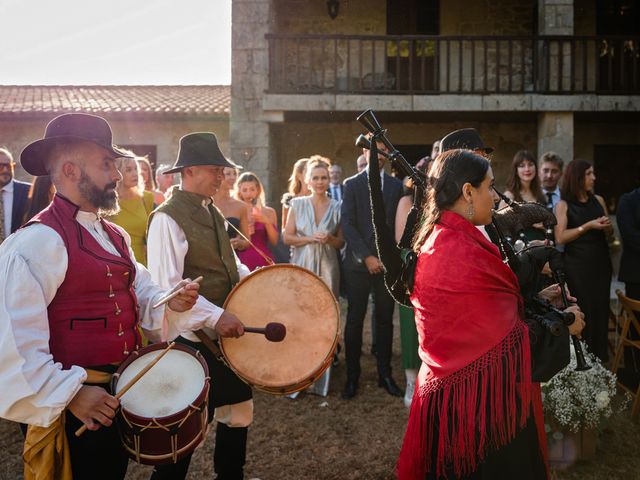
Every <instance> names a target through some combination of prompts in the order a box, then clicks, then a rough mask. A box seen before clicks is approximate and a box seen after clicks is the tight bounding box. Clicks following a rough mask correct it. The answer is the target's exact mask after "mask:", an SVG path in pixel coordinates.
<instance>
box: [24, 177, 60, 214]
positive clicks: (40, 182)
mask: <svg viewBox="0 0 640 480" xmlns="http://www.w3.org/2000/svg"><path fill="white" fill-rule="evenodd" d="M55 194H56V187H55V185H54V184H53V182H52V181H51V176H50V175H42V176H41V177H33V182H31V188H30V189H29V197H28V199H27V211H26V213H25V215H24V223H27V222H28V221H29V220H31V219H32V218H33V217H35V216H36V215H37V214H38V213H40V212H41V211H42V210H44V209H45V208H47V207H48V206H49V204H50V203H51V201H52V200H53V197H54V195H55Z"/></svg>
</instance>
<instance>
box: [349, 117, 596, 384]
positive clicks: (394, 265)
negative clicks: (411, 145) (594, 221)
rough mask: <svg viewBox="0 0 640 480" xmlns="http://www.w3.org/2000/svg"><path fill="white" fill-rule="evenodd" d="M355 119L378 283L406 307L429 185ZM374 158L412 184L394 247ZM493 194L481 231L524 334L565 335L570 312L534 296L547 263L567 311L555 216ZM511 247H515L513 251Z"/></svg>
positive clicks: (370, 123)
mask: <svg viewBox="0 0 640 480" xmlns="http://www.w3.org/2000/svg"><path fill="white" fill-rule="evenodd" d="M357 120H358V121H359V122H360V123H361V124H362V125H363V126H364V127H365V128H366V130H367V131H368V132H369V135H368V137H365V136H364V135H360V136H359V137H358V138H357V140H356V145H357V146H360V147H362V148H365V149H368V150H369V158H370V159H374V161H371V160H370V161H369V178H368V182H369V197H370V201H371V216H372V222H373V230H374V235H375V243H376V249H377V252H378V258H379V259H380V261H381V262H382V264H383V265H384V283H385V286H386V288H387V290H388V291H389V293H390V294H391V296H392V297H393V299H394V300H395V301H396V302H398V303H399V304H401V305H405V306H408V307H411V302H410V300H409V297H410V295H411V291H412V290H413V283H414V274H415V268H416V263H417V254H416V253H415V252H414V250H413V249H412V240H413V237H414V235H415V232H416V230H417V227H418V225H419V222H420V217H421V215H422V209H423V203H424V198H425V197H426V192H427V188H428V186H429V180H428V177H427V175H425V174H424V173H422V172H420V171H419V170H417V169H415V168H414V167H412V166H411V164H410V163H409V162H408V161H407V160H406V159H405V157H404V156H403V155H402V154H401V153H400V152H399V151H398V150H397V149H396V148H395V147H394V146H393V144H392V143H391V141H390V140H389V139H388V137H387V134H386V133H387V130H386V129H383V128H382V127H381V126H380V123H379V122H378V120H377V118H376V116H375V114H374V112H373V111H372V110H366V111H365V112H363V113H362V114H360V115H359V116H358V117H357ZM378 143H382V144H383V145H384V146H385V147H386V149H387V150H388V151H387V152H385V151H382V150H379V149H378V145H377V144H378ZM378 154H381V155H383V156H384V157H386V158H387V159H389V161H390V162H391V163H392V164H393V166H394V167H395V168H396V169H398V170H399V171H400V172H401V173H402V175H404V176H405V177H409V178H410V179H411V180H412V183H413V185H414V198H413V205H412V207H411V209H410V211H409V214H408V215H407V222H406V225H405V228H404V231H403V234H402V237H401V239H400V242H399V243H396V241H395V235H394V232H392V231H391V229H390V228H389V226H388V224H387V221H386V214H385V208H384V200H383V196H382V184H381V180H380V167H379V164H378V162H377V161H375V160H377V158H378ZM494 190H495V189H494ZM496 193H497V194H498V196H500V198H502V200H504V201H505V203H506V204H507V205H506V206H505V207H503V208H501V209H499V210H497V211H494V214H493V219H492V223H491V224H490V225H488V226H487V227H486V230H487V233H488V234H489V237H490V238H491V239H492V241H493V242H494V243H495V244H497V245H498V248H499V250H500V253H501V255H502V258H503V260H504V261H505V262H506V263H507V264H508V265H509V267H510V268H511V269H512V270H513V272H514V273H515V274H516V276H517V277H518V282H519V284H520V291H521V294H522V296H523V298H524V301H525V318H526V319H527V323H529V325H530V332H532V335H533V336H537V337H539V338H543V337H547V338H548V337H549V336H548V335H545V333H546V332H549V334H550V335H551V336H552V337H553V336H560V335H561V334H563V333H564V332H567V329H566V328H564V326H568V325H571V324H572V323H573V321H574V320H575V318H574V315H573V313H570V312H569V313H566V312H563V311H561V310H559V309H557V308H555V307H554V306H553V305H551V304H550V303H549V302H547V301H546V300H545V299H543V298H542V297H540V295H539V294H538V291H539V286H540V285H541V283H542V282H541V278H542V275H543V274H542V271H543V268H544V266H545V265H546V264H547V263H548V264H549V267H550V269H551V271H552V273H553V277H554V281H555V282H557V283H558V284H559V285H560V288H561V293H562V299H563V306H564V308H567V307H568V306H569V303H568V300H567V294H566V291H565V288H564V284H565V278H564V272H563V264H562V263H563V262H562V255H561V253H560V252H559V251H558V250H557V249H556V248H554V247H553V246H552V245H553V242H552V232H553V227H554V226H555V225H556V223H557V222H556V218H555V215H554V214H553V213H552V212H551V211H549V210H548V209H547V208H546V207H545V206H543V205H540V204H538V203H535V202H515V201H513V200H511V199H509V198H508V197H506V196H505V195H504V194H502V193H500V192H498V191H497V190H496ZM539 223H542V224H543V226H544V229H545V233H546V237H547V241H546V242H545V244H544V245H535V246H529V245H528V244H527V242H526V238H525V235H524V231H525V230H526V229H528V228H531V227H532V226H533V225H535V224H539ZM514 245H517V246H518V247H519V248H518V249H516V248H514ZM572 340H573V346H574V349H575V352H576V358H577V367H576V370H587V369H589V368H591V367H590V366H589V365H588V364H587V362H586V360H585V357H584V353H583V351H582V346H581V344H580V342H579V341H578V339H577V338H576V337H572ZM565 360H566V362H565ZM568 362H569V359H568V350H567V351H566V359H565V358H564V357H563V358H562V359H560V363H564V364H565V365H566V363H568ZM555 363H556V365H555V366H550V367H549V368H548V369H547V370H548V371H546V372H540V374H539V375H536V376H538V377H540V378H542V379H544V378H547V377H548V376H549V374H550V372H551V371H558V370H559V369H558V368H557V366H558V365H557V363H558V362H555ZM549 378H550V377H549Z"/></svg>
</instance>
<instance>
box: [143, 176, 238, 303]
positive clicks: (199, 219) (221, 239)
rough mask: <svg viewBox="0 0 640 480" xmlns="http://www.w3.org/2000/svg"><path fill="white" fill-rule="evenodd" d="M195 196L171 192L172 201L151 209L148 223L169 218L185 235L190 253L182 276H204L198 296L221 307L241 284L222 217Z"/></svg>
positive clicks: (176, 191)
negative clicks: (159, 215)
mask: <svg viewBox="0 0 640 480" xmlns="http://www.w3.org/2000/svg"><path fill="white" fill-rule="evenodd" d="M205 199H206V198H205V197H203V196H201V195H198V194H196V193H191V192H185V191H183V190H179V189H177V188H176V189H174V190H173V194H172V195H171V198H169V200H167V201H166V202H164V203H163V204H162V205H160V206H159V207H158V208H156V209H155V210H154V212H153V213H152V214H151V216H150V217H149V224H151V219H152V218H153V215H154V214H155V213H157V212H162V213H166V214H167V215H169V216H170V217H171V218H172V219H173V220H174V221H175V222H176V223H177V224H178V226H179V227H180V228H181V229H182V231H183V232H184V234H185V236H186V238H187V242H188V243H189V250H188V251H187V256H186V257H185V259H184V274H183V275H184V277H185V278H186V277H189V278H191V279H194V278H197V277H199V276H201V275H202V276H203V277H204V278H203V280H202V282H201V283H200V295H202V296H203V297H204V298H206V299H207V300H209V301H211V302H213V303H214V304H216V305H218V306H222V305H223V304H224V301H225V300H226V299H227V295H229V292H230V291H231V289H232V288H233V287H234V286H235V285H236V284H237V283H238V282H239V281H240V277H239V275H238V268H237V266H236V261H235V257H234V253H233V249H232V248H231V243H230V242H229V236H228V235H227V232H226V230H225V228H224V217H223V216H222V214H221V213H220V211H219V210H218V209H217V208H216V207H214V206H213V205H211V204H209V206H208V207H207V208H205V207H203V206H202V202H203V200H205Z"/></svg>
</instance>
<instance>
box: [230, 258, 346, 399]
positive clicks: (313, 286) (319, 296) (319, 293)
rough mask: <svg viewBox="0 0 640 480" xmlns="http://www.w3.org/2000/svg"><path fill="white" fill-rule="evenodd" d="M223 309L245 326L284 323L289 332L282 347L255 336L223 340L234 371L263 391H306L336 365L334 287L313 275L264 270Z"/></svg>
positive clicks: (282, 267)
mask: <svg viewBox="0 0 640 480" xmlns="http://www.w3.org/2000/svg"><path fill="white" fill-rule="evenodd" d="M224 308H225V310H226V311H228V312H230V313H233V314H234V315H236V316H237V317H238V319H239V320H240V321H241V322H242V323H243V324H245V325H246V326H249V327H264V326H265V325H266V324H267V323H269V322H279V323H282V324H284V325H285V327H286V329H287V335H286V337H285V338H284V340H283V341H282V342H269V341H268V340H267V339H266V338H265V337H264V335H259V334H254V333H247V334H245V335H243V336H242V337H240V338H221V339H220V347H221V350H222V353H223V354H224V357H225V360H226V362H227V364H228V365H229V367H230V368H231V369H232V370H233V371H234V372H235V373H236V374H237V375H238V376H239V377H240V378H242V379H243V380H244V381H245V382H247V383H249V384H250V385H252V386H253V387H255V388H257V389H258V390H263V391H266V392H268V393H273V394H278V395H287V394H290V393H293V392H297V391H299V390H303V389H305V388H307V387H308V386H310V385H311V384H312V383H313V382H315V381H316V380H317V379H318V378H320V376H321V375H322V374H323V373H324V371H325V370H326V369H327V368H328V367H329V366H330V365H331V361H332V359H333V353H334V351H335V349H336V345H337V342H338V335H339V332H340V310H339V308H338V303H337V301H336V299H335V297H334V296H333V294H332V293H331V290H330V289H329V287H327V285H326V284H325V283H324V282H323V281H322V280H321V279H320V277H318V276H317V275H315V274H314V273H312V272H310V271H309V270H307V269H305V268H302V267H298V266H296V265H291V264H277V265H271V266H268V267H263V268H260V269H258V270H256V271H254V272H253V273H251V274H250V275H248V276H247V277H245V278H243V279H242V281H241V282H240V283H239V284H238V285H236V287H235V288H234V289H233V290H232V291H231V293H230V294H229V296H228V297H227V300H226V302H225V304H224Z"/></svg>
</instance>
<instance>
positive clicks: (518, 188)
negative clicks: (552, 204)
mask: <svg viewBox="0 0 640 480" xmlns="http://www.w3.org/2000/svg"><path fill="white" fill-rule="evenodd" d="M504 194H505V196H507V197H509V198H510V199H511V200H515V201H517V202H538V203H541V204H542V205H546V203H547V200H546V198H545V196H544V195H543V193H542V189H541V188H540V179H539V178H538V167H537V165H536V159H535V157H534V156H533V154H532V153H531V152H529V151H527V150H520V151H518V152H516V154H515V155H514V157H513V161H512V162H511V172H510V173H509V178H508V180H507V190H506V191H505V192H504ZM504 206H506V203H505V202H504V201H502V202H500V207H504ZM544 232H545V230H544V227H543V226H542V225H536V226H534V227H532V228H527V229H526V230H525V231H524V235H525V239H526V241H527V242H530V241H531V240H539V241H543V240H544V239H545V236H544Z"/></svg>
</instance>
